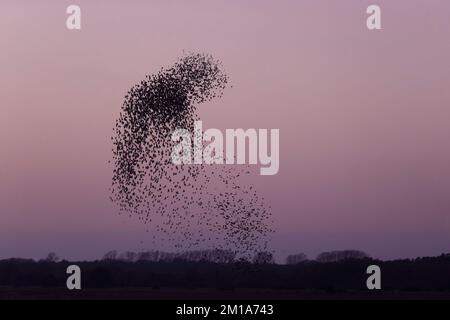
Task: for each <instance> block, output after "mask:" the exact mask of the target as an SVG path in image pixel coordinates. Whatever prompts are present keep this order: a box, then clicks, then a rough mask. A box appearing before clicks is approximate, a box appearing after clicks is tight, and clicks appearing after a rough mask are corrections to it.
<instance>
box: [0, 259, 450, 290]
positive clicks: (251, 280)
mask: <svg viewBox="0 0 450 320" xmlns="http://www.w3.org/2000/svg"><path fill="white" fill-rule="evenodd" d="M347 254H350V253H347ZM352 255H354V253H351V254H350V257H348V256H346V255H344V256H345V258H344V257H343V256H342V252H331V253H328V254H326V255H323V256H322V257H323V258H324V259H325V261H324V262H319V261H317V260H305V259H303V258H304V256H298V257H296V255H292V256H291V259H293V261H296V259H300V260H301V261H300V262H296V263H292V264H285V265H280V264H274V263H251V262H248V261H234V262H223V261H222V262H211V261H206V260H205V259H200V258H199V253H196V254H193V256H195V259H196V260H197V261H187V260H186V259H185V260H183V259H179V258H176V257H171V259H170V260H167V259H166V258H162V257H165V256H164V254H161V253H158V255H156V253H152V254H151V255H150V256H148V257H149V259H156V260H155V261H152V260H142V259H141V260H138V258H137V257H135V256H134V255H132V257H133V261H130V260H126V259H125V260H124V259H120V258H121V257H122V258H125V257H129V258H131V256H129V255H128V254H116V256H115V259H110V258H111V256H105V259H102V260H98V261H90V262H86V261H81V262H69V261H65V260H62V261H54V260H55V258H57V257H55V256H53V255H51V256H50V257H48V258H50V259H42V260H40V261H33V260H26V259H7V260H1V261H0V286H33V287H65V285H66V279H67V274H66V269H67V267H68V266H69V265H71V264H76V265H78V266H79V267H80V268H81V270H82V287H83V288H120V287H151V288H218V289H228V290H232V289H235V288H267V289H295V290H325V291H332V292H334V291H335V292H340V291H360V290H367V289H366V279H367V277H368V275H367V274H366V269H367V267H368V266H369V265H371V264H376V265H378V266H379V267H380V268H381V272H382V288H383V289H384V290H397V291H447V292H449V291H450V272H449V270H450V254H447V255H441V256H439V257H427V258H417V259H412V260H411V259H404V260H394V261H380V260H375V259H372V258H369V257H360V256H358V257H351V256H352ZM112 256H114V255H112ZM211 256H212V257H214V254H213V253H211ZM257 256H258V255H257ZM263 256H264V257H263V258H264V259H266V258H267V257H266V256H265V255H264V254H263ZM156 257H158V258H156ZM52 259H53V261H52ZM199 259H200V260H199Z"/></svg>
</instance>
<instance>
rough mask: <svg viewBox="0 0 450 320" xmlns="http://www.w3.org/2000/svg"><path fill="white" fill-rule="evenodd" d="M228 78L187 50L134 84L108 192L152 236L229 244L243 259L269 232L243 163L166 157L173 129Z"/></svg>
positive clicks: (190, 120) (184, 124)
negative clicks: (174, 160)
mask: <svg viewBox="0 0 450 320" xmlns="http://www.w3.org/2000/svg"><path fill="white" fill-rule="evenodd" d="M227 84H228V76H227V75H226V74H225V73H224V72H223V71H222V69H221V63H220V62H219V61H217V60H215V59H214V58H213V57H212V56H211V55H208V54H203V53H193V54H188V55H186V56H184V57H182V58H180V59H179V60H178V61H177V62H176V63H175V64H174V65H173V66H172V67H170V68H167V69H161V70H160V71H159V72H157V73H156V74H153V75H149V76H147V77H146V78H145V80H142V81H141V82H140V83H139V84H137V85H135V86H133V87H132V88H131V89H130V90H129V92H128V93H127V94H126V96H125V100H124V103H123V106H122V109H121V112H120V115H119V117H118V119H117V121H116V123H115V128H114V132H113V136H112V138H111V139H112V142H113V150H112V153H113V161H112V163H113V164H114V170H113V177H112V186H111V197H110V198H111V200H112V201H113V202H114V203H115V204H116V205H117V206H118V208H119V211H120V212H121V213H126V214H128V215H130V216H133V217H137V218H138V219H139V220H140V221H142V222H143V223H144V224H146V225H147V226H149V227H153V230H152V233H153V235H154V240H155V241H156V240H159V241H161V240H163V241H165V242H169V243H171V244H173V246H174V247H175V248H176V249H179V250H190V249H193V248H196V247H214V248H218V249H223V250H232V251H233V252H234V253H235V254H236V255H238V256H240V257H241V258H244V259H245V258H247V257H251V256H253V255H254V253H255V252H258V251H262V250H265V249H266V247H267V237H268V235H269V234H270V233H271V232H272V229H271V227H270V223H271V221H270V218H271V213H270V210H268V208H267V206H266V205H265V203H264V199H263V198H262V197H261V196H260V195H258V194H257V192H256V191H255V190H254V188H253V187H252V186H251V185H249V184H248V182H246V181H245V176H246V175H249V174H250V173H251V170H250V168H249V166H248V165H241V166H232V167H230V166H227V165H204V164H192V165H187V164H182V165H174V164H173V163H172V160H171V152H172V147H173V143H174V142H173V141H172V140H171V135H172V132H173V131H174V130H176V129H179V128H183V129H188V130H191V132H192V129H193V127H194V122H195V121H196V120H199V116H198V115H197V113H196V111H197V106H198V104H201V103H204V102H207V101H210V100H212V99H214V98H220V97H221V96H222V93H223V91H224V89H225V88H226V87H227ZM156 217H158V218H156ZM147 231H148V230H147Z"/></svg>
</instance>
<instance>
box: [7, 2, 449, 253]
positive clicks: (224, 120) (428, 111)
mask: <svg viewBox="0 0 450 320" xmlns="http://www.w3.org/2000/svg"><path fill="white" fill-rule="evenodd" d="M73 3H76V4H78V5H80V6H81V9H82V30H81V31H69V30H67V29H66V27H65V19H66V17H67V15H66V13H65V9H66V7H67V6H68V5H70V4H73ZM372 3H377V4H379V5H380V6H381V8H382V19H383V20H382V26H383V30H381V31H368V30H367V29H366V27H365V19H366V14H365V10H366V7H367V6H368V5H369V4H372ZM449 14H450V2H448V1H447V0H442V1H439V0H428V1H424V0H422V1H419V0H408V1H406V0H405V1H381V0H380V1H363V0H348V1H332V0H328V1H324V0H319V1H317V0H308V1H300V0H295V1H294V0H292V1H275V0H273V1H256V0H254V1H225V0H222V1H206V0H203V1H195V0H194V1H189V2H188V1H162V0H161V1H127V2H125V1H92V0H90V1H86V0H84V1H74V2H73V1H56V0H54V1H17V0H14V1H12V0H3V1H2V2H1V4H0V65H1V69H0V70H1V72H0V97H1V104H0V150H1V153H0V258H5V257H10V256H24V257H33V258H38V257H42V256H44V255H45V254H46V253H47V252H49V251H56V252H58V253H59V254H60V255H61V256H64V257H66V258H69V259H77V258H88V259H91V258H96V257H100V256H101V255H102V254H103V253H104V252H106V251H108V250H110V249H118V250H135V251H136V250H140V249H144V248H145V249H147V248H148V246H147V245H146V243H147V242H146V239H147V236H146V233H145V228H144V227H143V226H142V225H141V224H140V223H138V221H137V220H136V219H129V218H128V217H125V216H119V215H118V214H117V210H116V208H114V206H113V205H112V204H111V203H110V201H109V199H108V195H109V194H108V190H107V189H108V187H109V186H110V182H111V167H109V166H108V165H107V161H108V160H110V158H111V144H110V140H109V138H110V136H111V134H112V128H113V126H114V120H115V118H116V117H117V116H118V113H119V110H120V107H121V104H122V101H123V97H124V95H125V93H126V92H127V90H128V89H129V88H130V87H131V86H132V85H133V84H135V83H137V82H139V81H140V80H141V79H142V78H144V76H145V75H147V74H151V73H153V72H155V71H157V70H159V69H160V68H161V67H166V66H170V65H171V64H172V63H173V62H174V61H175V60H176V59H177V58H178V57H180V56H182V54H183V50H184V51H185V52H207V53H210V54H212V55H214V56H215V57H216V58H218V59H220V60H221V61H222V63H223V66H224V69H225V70H226V71H227V73H228V75H229V76H230V80H231V83H232V85H233V88H229V89H227V90H226V91H225V95H224V97H223V98H222V99H220V100H216V101H213V102H211V103H207V104H205V105H203V106H201V107H200V108H199V110H200V114H201V117H202V120H203V126H204V128H205V129H206V128H211V127H217V128H239V127H243V128H279V129H280V139H281V143H280V171H279V174H278V175H276V176H259V175H255V176H254V181H253V182H254V183H255V184H257V186H258V189H259V191H260V193H261V194H263V195H264V196H265V197H266V199H267V202H269V203H270V204H271V206H272V208H273V214H274V220H275V225H274V227H275V230H276V232H275V234H274V236H273V241H272V243H271V248H272V249H274V250H275V251H276V252H277V256H278V257H284V256H285V255H286V254H288V253H295V252H305V253H307V254H308V255H309V256H310V257H311V258H314V257H315V255H316V254H317V253H319V252H320V251H326V250H334V249H347V248H356V249H361V250H365V251H367V252H368V253H370V254H372V255H373V256H375V257H381V258H396V257H413V256H419V255H436V254H440V253H441V252H449V251H450V246H449V244H450V147H449V138H450V90H449V87H450V59H449V57H450V42H449V41H448V34H449V32H450V19H449V18H448V17H449ZM141 241H143V244H142V243H141Z"/></svg>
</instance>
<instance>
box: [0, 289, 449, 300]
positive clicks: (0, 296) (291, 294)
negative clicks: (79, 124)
mask: <svg viewBox="0 0 450 320" xmlns="http://www.w3.org/2000/svg"><path fill="white" fill-rule="evenodd" d="M75 299H85V300H103V299H107V300H215V299H220V300H450V292H392V291H383V290H381V291H378V292H369V291H366V292H334V293H331V292H324V291H306V290H303V291H302V290H264V289H236V290H217V289H212V288H211V289H208V288H201V289H176V288H161V289H151V288H116V289H115V288H110V289H82V290H81V291H69V290H67V289H65V288H7V287H3V288H0V300H75Z"/></svg>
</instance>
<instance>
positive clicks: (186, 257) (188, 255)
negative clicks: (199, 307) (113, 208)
mask: <svg viewBox="0 0 450 320" xmlns="http://www.w3.org/2000/svg"><path fill="white" fill-rule="evenodd" d="M369 257H370V256H369V255H368V254H367V253H365V252H363V251H359V250H341V251H331V252H322V253H320V254H319V255H318V256H317V258H316V259H315V260H316V261H318V262H338V261H343V260H348V259H365V258H369ZM60 260H61V259H60V258H59V256H58V255H57V254H56V253H54V252H51V253H49V254H48V256H47V258H45V259H44V261H47V262H58V261H60ZM102 260H103V261H128V262H136V261H152V262H172V261H175V260H177V261H189V262H201V261H203V262H213V263H234V262H251V263H254V264H266V263H275V259H274V256H273V253H271V252H269V251H262V252H257V253H256V254H255V255H254V256H253V257H251V258H249V257H239V258H238V257H237V256H236V253H235V252H233V251H231V250H223V249H209V250H191V251H184V252H166V251H159V250H152V251H141V252H133V251H125V252H122V253H119V252H118V251H117V250H112V251H109V252H107V253H106V254H105V255H104V256H103V258H102ZM305 261H308V257H307V255H306V254H304V253H298V254H292V255H289V256H288V257H287V258H286V264H297V263H301V262H305Z"/></svg>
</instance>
